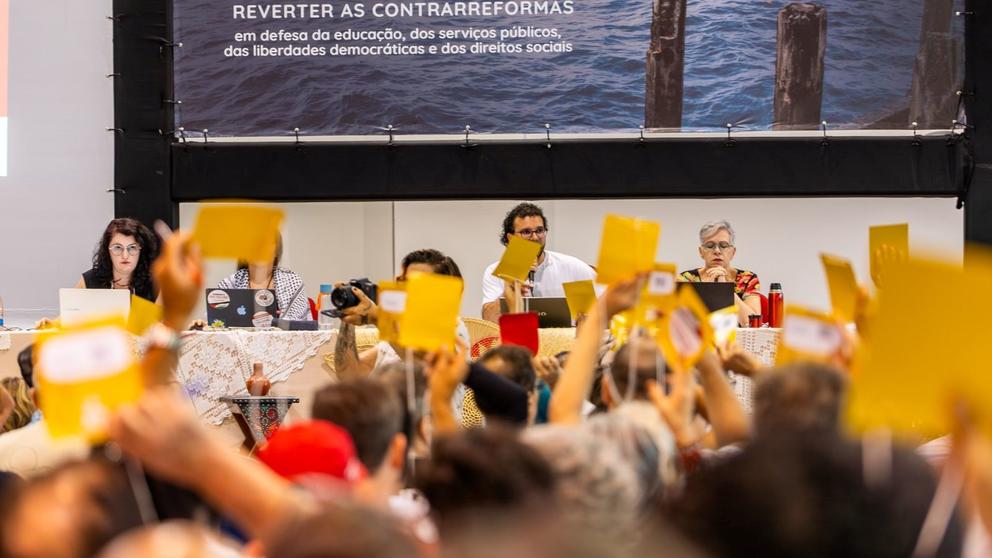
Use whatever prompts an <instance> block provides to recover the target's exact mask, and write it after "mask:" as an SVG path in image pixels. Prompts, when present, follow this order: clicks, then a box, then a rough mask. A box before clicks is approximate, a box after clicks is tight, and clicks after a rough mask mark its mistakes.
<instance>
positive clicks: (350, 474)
mask: <svg viewBox="0 0 992 558" xmlns="http://www.w3.org/2000/svg"><path fill="white" fill-rule="evenodd" d="M258 459H259V460H260V461H261V462H262V463H265V464H266V465H268V466H269V468H270V469H272V470H273V471H275V472H276V473H278V474H279V476H281V477H284V478H287V479H290V480H292V479H294V478H296V477H299V476H303V475H328V476H331V477H334V478H337V479H341V480H345V481H347V482H354V481H357V480H360V479H362V478H365V468H364V467H363V466H362V463H361V462H360V461H359V460H358V455H357V453H356V452H355V445H354V444H353V443H352V441H351V436H350V435H349V434H348V432H347V431H346V430H345V429H343V428H341V427H340V426H338V425H336V424H333V423H331V422H328V421H326V420H308V421H303V422H298V423H295V424H292V425H288V426H282V427H280V428H279V430H277V431H276V433H275V434H273V435H272V437H271V438H269V441H268V443H267V444H265V446H264V447H263V448H262V449H261V450H259V452H258Z"/></svg>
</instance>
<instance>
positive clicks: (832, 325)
mask: <svg viewBox="0 0 992 558" xmlns="http://www.w3.org/2000/svg"><path fill="white" fill-rule="evenodd" d="M840 328H841V326H840V324H838V323H837V321H836V320H835V319H834V318H833V317H832V316H830V315H829V314H824V313H821V312H816V311H813V310H809V309H806V308H803V307H801V306H794V305H789V306H787V307H786V308H785V316H784V318H783V319H782V334H781V336H779V339H778V349H776V351H775V364H776V365H778V366H781V365H783V364H790V363H793V362H822V363H825V362H829V361H830V360H831V359H832V358H833V357H834V356H835V355H837V352H838V351H839V350H840V348H841V346H842V344H843V342H844V335H843V333H842V332H841V330H840Z"/></svg>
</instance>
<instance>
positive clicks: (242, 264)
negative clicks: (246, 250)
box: [238, 231, 282, 271]
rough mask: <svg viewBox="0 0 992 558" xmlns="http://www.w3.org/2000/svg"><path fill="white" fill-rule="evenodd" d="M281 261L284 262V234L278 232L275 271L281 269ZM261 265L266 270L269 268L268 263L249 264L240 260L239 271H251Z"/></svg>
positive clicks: (273, 260) (274, 257) (273, 266)
mask: <svg viewBox="0 0 992 558" xmlns="http://www.w3.org/2000/svg"><path fill="white" fill-rule="evenodd" d="M280 261H282V233H281V232H279V231H276V251H275V254H274V255H273V256H272V269H273V270H275V269H276V268H277V267H279V262H280ZM260 264H261V267H264V268H268V267H269V266H268V262H247V261H244V260H238V269H247V270H249V271H250V270H251V269H252V268H253V267H258V266H259V265H260Z"/></svg>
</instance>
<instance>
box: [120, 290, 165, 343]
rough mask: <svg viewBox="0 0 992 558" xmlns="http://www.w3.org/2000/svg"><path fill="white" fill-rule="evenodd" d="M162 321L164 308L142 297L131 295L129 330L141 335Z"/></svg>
mask: <svg viewBox="0 0 992 558" xmlns="http://www.w3.org/2000/svg"><path fill="white" fill-rule="evenodd" d="M161 319H162V307H161V306H159V305H158V304H155V303H154V302H150V301H147V300H145V299H143V298H141V297H140V296H137V295H131V312H130V313H129V314H128V315H127V330H128V331H129V332H131V333H133V334H135V335H141V334H143V333H144V332H145V330H146V329H148V328H149V327H151V326H152V324H155V323H158V321H159V320H161Z"/></svg>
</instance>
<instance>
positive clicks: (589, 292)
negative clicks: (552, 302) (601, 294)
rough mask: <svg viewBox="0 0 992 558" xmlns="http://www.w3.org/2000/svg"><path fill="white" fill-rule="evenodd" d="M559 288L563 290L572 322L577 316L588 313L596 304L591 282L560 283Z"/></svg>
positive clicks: (594, 289) (594, 290)
mask: <svg viewBox="0 0 992 558" xmlns="http://www.w3.org/2000/svg"><path fill="white" fill-rule="evenodd" d="M561 287H562V288H563V289H564V290H565V301H566V302H567V303H568V311H569V312H570V313H571V314H572V319H573V320H574V319H576V318H578V317H579V314H585V313H586V312H588V311H589V309H590V308H592V305H593V304H595V303H596V288H595V287H594V286H593V284H592V280H589V279H587V280H585V281H572V282H570V283H562V284H561Z"/></svg>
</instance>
